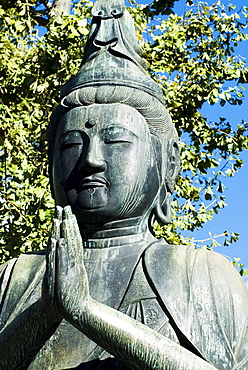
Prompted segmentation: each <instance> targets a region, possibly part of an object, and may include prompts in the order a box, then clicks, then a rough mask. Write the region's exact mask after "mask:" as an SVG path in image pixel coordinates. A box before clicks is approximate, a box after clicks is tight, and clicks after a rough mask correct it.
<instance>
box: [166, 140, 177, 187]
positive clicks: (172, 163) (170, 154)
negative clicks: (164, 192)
mask: <svg viewBox="0 0 248 370" xmlns="http://www.w3.org/2000/svg"><path fill="white" fill-rule="evenodd" d="M179 170H180V151H179V146H178V142H177V141H176V140H174V139H170V140H169V141H168V149H167V165H166V173H165V183H166V185H167V187H168V188H169V191H170V193H171V194H172V193H173V190H174V187H175V183H176V179H177V176H178V173H179Z"/></svg>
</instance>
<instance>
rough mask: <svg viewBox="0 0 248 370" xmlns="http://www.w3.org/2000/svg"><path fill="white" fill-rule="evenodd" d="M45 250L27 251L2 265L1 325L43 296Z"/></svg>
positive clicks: (0, 276)
mask: <svg viewBox="0 0 248 370" xmlns="http://www.w3.org/2000/svg"><path fill="white" fill-rule="evenodd" d="M44 271H45V252H44V251H42V252H37V253H27V254H23V255H21V256H20V257H19V258H15V259H12V260H10V261H8V262H6V263H4V264H2V265H1V266H0V326H1V327H2V326H3V325H4V324H5V323H6V322H7V320H10V319H11V317H13V316H14V315H15V316H16V315H17V314H18V313H20V312H21V311H23V310H24V309H26V308H27V307H28V306H30V305H31V304H33V303H34V302H35V301H37V300H38V299H39V298H40V296H41V282H42V278H43V275H44Z"/></svg>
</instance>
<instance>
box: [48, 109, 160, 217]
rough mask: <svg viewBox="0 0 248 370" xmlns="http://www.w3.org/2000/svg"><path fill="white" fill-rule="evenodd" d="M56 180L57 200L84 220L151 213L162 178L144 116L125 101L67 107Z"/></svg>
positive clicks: (57, 148) (58, 138) (59, 140)
mask: <svg viewBox="0 0 248 370" xmlns="http://www.w3.org/2000/svg"><path fill="white" fill-rule="evenodd" d="M53 183H54V194H55V199H56V202H57V204H59V205H61V206H65V205H68V204H69V205H70V206H71V207H72V210H73V212H74V214H75V215H76V217H77V219H78V221H79V222H82V223H92V222H93V223H94V222H96V223H105V222H109V221H113V220H119V219H125V218H129V217H136V216H142V215H143V214H145V213H147V211H148V210H149V208H150V206H151V204H152V203H153V201H154V198H155V196H156V194H157V192H158V188H159V180H158V173H157V167H156V162H155V159H154V154H153V148H152V145H151V137H150V133H149V129H148V127H147V124H146V122H145V119H144V118H143V116H142V115H141V114H140V113H139V112H137V111H136V110H135V109H134V108H131V107H129V106H125V105H123V104H108V105H103V104H101V105H92V106H89V107H77V108H74V109H71V110H70V111H68V112H67V113H66V114H65V115H64V116H63V117H62V119H61V121H60V123H59V127H58V130H57V135H56V142H55V152H54V161H53Z"/></svg>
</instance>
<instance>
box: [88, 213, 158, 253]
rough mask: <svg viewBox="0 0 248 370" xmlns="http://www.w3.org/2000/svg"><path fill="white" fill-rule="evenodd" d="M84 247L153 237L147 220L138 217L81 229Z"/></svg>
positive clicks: (119, 243) (118, 244)
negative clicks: (143, 220)
mask: <svg viewBox="0 0 248 370" xmlns="http://www.w3.org/2000/svg"><path fill="white" fill-rule="evenodd" d="M81 235H82V239H83V244H84V247H85V248H109V247H117V246H123V245H126V244H130V243H138V242H141V241H142V240H146V239H154V237H153V236H152V234H151V233H150V231H149V230H148V225H147V222H142V220H141V219H140V218H139V217H135V218H130V219H125V220H118V221H112V222H109V223H106V224H104V225H101V226H99V225H98V226H96V228H95V230H92V229H91V230H89V229H87V228H84V229H81Z"/></svg>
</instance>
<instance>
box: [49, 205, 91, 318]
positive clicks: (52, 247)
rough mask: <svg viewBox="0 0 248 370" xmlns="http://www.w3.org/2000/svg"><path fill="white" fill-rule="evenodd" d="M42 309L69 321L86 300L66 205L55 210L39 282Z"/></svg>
mask: <svg viewBox="0 0 248 370" xmlns="http://www.w3.org/2000/svg"><path fill="white" fill-rule="evenodd" d="M42 294H43V295H42V301H43V305H44V309H45V310H46V312H48V314H49V315H52V316H54V319H58V318H61V319H62V317H63V318H65V319H68V320H69V321H71V320H73V315H74V313H75V311H77V310H78V309H79V307H80V312H81V313H82V312H83V309H84V306H85V305H86V304H87V302H88V300H89V299H90V296H89V287H88V277H87V273H86V270H85V267H84V263H83V245H82V239H81V235H80V231H79V227H78V223H77V220H76V217H75V216H74V215H73V214H72V212H71V208H70V206H66V207H65V208H64V209H63V208H62V207H60V206H57V207H56V211H55V218H54V222H53V227H52V231H51V235H50V238H49V242H48V249H47V256H46V272H45V275H44V279H43V292H42Z"/></svg>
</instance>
